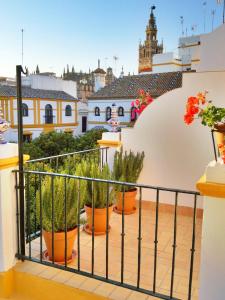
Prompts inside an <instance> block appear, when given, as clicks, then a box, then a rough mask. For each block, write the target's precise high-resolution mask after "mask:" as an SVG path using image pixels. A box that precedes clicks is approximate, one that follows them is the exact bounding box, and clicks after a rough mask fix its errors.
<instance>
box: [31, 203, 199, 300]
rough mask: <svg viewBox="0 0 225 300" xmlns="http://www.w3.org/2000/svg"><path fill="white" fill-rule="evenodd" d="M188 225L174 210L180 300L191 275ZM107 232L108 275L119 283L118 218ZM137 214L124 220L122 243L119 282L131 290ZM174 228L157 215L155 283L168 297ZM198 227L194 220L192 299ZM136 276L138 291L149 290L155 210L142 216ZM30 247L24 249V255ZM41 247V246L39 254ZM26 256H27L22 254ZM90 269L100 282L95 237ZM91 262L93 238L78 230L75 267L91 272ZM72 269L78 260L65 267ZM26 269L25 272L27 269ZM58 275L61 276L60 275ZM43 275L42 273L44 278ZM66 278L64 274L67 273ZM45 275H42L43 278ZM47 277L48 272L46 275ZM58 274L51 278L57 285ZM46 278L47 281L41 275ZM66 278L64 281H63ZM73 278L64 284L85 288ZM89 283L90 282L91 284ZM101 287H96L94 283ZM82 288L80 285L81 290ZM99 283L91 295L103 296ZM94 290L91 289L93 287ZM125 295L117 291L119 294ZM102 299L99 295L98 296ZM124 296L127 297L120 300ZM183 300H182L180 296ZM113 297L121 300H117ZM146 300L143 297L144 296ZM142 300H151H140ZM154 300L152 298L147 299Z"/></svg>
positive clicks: (101, 251)
mask: <svg viewBox="0 0 225 300" xmlns="http://www.w3.org/2000/svg"><path fill="white" fill-rule="evenodd" d="M192 222H193V218H192V217H188V216H184V215H180V214H179V210H178V218H177V247H176V259H175V266H176V267H175V281H174V292H176V293H177V295H183V298H182V299H186V298H187V286H188V284H187V282H188V278H189V271H190V255H191V252H190V249H191V242H192ZM110 224H111V231H110V233H109V240H108V251H109V252H108V272H109V278H110V279H113V280H116V281H118V282H120V280H121V251H122V246H121V230H122V227H121V226H122V217H121V215H118V214H115V213H113V214H112V217H111V220H110ZM138 224H139V223H138V209H137V212H136V213H135V214H133V215H129V216H125V237H124V282H125V283H129V284H132V285H135V286H136V284H137V265H138V239H137V238H138ZM173 224H174V216H173V214H170V213H168V212H161V211H160V213H159V224H158V244H157V246H158V250H157V277H156V279H157V280H156V287H157V289H160V290H161V292H162V293H166V294H167V295H168V294H169V289H170V276H171V268H172V251H173V248H172V244H173V235H174V232H173ZM201 226H202V220H201V219H199V218H197V219H196V251H195V259H194V272H193V297H197V292H196V291H197V290H198V285H199V281H198V279H199V266H200V250H201V249H200V247H201ZM141 237H142V240H141V270H140V285H141V287H143V288H146V289H148V290H149V288H152V284H153V273H154V262H155V256H154V254H155V253H154V250H155V243H154V240H155V210H153V209H151V208H148V209H143V211H142V232H141ZM28 247H29V245H27V247H26V252H27V251H28V249H29V248H28ZM31 248H32V253H31V254H32V257H38V256H39V250H40V238H37V239H35V240H34V241H32V244H31ZM44 249H45V243H44V241H43V250H44ZM74 249H75V250H77V241H76V242H75V244H74ZM27 253H28V252H27ZM94 254H95V265H94V272H95V274H96V275H99V276H102V277H105V272H106V236H95V243H94ZM91 262H92V237H91V235H88V234H86V233H85V232H84V231H83V230H81V231H80V267H81V270H82V271H86V272H89V273H90V272H91ZM69 266H70V267H72V268H76V269H77V258H76V259H75V261H74V262H73V263H72V264H70V265H69ZM28 269H29V268H28ZM34 271H35V272H41V271H40V270H38V267H35V268H34ZM60 272H61V271H60ZM43 273H44V272H43ZM67 273H68V272H67ZM44 274H45V273H44ZM46 274H48V272H47V271H46ZM60 274H61V273H59V274H57V275H55V277H56V278H57V279H58V280H59V281H60V280H64V279H63V278H62V279H61V275H60ZM46 276H47V275H46ZM68 276H69V275H68ZM73 276H78V275H72V277H71V278H68V280H67V281H66V282H69V283H70V284H71V285H72V286H75V287H77V286H80V285H81V284H82V283H83V284H84V280H83V279H82V280H81V279H77V280H74V279H73ZM90 282H91V281H90ZM99 282H100V281H99ZM84 285H85V284H84ZM101 285H104V284H103V283H101V282H100V285H99V286H98V287H96V290H99V291H100V292H101V291H103V286H102V287H101ZM93 286H94V284H93ZM105 286H106V287H107V289H108V290H107V291H106V294H107V295H106V296H107V297H108V294H109V293H111V294H112V297H114V298H112V299H126V297H128V295H129V296H130V297H131V298H130V299H132V297H134V296H133V295H132V294H131V293H133V292H130V293H128V294H126V293H127V292H121V293H119V292H118V287H116V286H114V287H115V289H113V290H112V289H111V285H107V284H106V285H105ZM120 290H121V291H122V290H123V291H126V289H121V288H120V287H119V291H120ZM102 293H104V292H102ZM125 294H126V295H125ZM133 294H135V293H133ZM184 295H185V296H184ZM116 296H118V297H120V298H116ZM144 297H145V296H144ZM144 299H150V298H148V296H147V298H144ZM151 299H154V298H151Z"/></svg>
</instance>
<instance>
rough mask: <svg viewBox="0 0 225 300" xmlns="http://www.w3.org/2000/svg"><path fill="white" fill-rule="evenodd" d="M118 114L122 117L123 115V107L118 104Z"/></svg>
mask: <svg viewBox="0 0 225 300" xmlns="http://www.w3.org/2000/svg"><path fill="white" fill-rule="evenodd" d="M118 116H119V117H123V116H124V108H123V107H122V106H120V107H119V108H118Z"/></svg>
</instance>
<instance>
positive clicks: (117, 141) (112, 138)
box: [98, 132, 122, 169]
mask: <svg viewBox="0 0 225 300" xmlns="http://www.w3.org/2000/svg"><path fill="white" fill-rule="evenodd" d="M98 144H99V145H100V147H101V148H104V147H109V149H108V151H107V152H108V153H107V162H108V165H109V167H110V169H112V167H113V158H114V154H115V152H116V151H117V150H119V149H120V147H121V146H122V143H121V136H120V132H103V134H102V139H101V140H99V141H98ZM105 162H106V156H105V155H104V156H103V163H105Z"/></svg>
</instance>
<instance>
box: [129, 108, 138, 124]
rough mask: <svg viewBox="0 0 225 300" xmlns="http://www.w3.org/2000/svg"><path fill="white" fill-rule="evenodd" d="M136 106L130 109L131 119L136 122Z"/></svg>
mask: <svg viewBox="0 0 225 300" xmlns="http://www.w3.org/2000/svg"><path fill="white" fill-rule="evenodd" d="M135 110H136V108H135V107H132V108H131V110H130V120H131V122H134V121H136V120H137V113H136V111H135Z"/></svg>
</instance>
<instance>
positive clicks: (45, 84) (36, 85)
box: [22, 74, 77, 98]
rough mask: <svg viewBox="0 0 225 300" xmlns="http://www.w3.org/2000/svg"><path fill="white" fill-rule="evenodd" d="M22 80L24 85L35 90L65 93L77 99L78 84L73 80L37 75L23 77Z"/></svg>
mask: <svg viewBox="0 0 225 300" xmlns="http://www.w3.org/2000/svg"><path fill="white" fill-rule="evenodd" d="M22 80H23V81H22V83H23V85H26V86H30V87H31V88H33V89H43V90H55V91H64V92H65V93H67V94H69V95H71V96H73V97H74V98H77V83H76V82H75V81H72V80H63V79H61V78H56V77H54V76H44V75H36V74H34V75H29V76H27V77H23V78H22Z"/></svg>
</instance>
